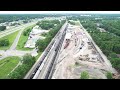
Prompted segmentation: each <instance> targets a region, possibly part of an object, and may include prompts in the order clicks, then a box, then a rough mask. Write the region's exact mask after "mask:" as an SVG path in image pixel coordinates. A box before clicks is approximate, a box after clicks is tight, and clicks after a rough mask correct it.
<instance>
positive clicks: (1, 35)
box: [0, 21, 37, 38]
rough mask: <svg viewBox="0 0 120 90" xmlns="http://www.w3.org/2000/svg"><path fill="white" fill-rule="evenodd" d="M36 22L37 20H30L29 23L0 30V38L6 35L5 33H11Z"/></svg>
mask: <svg viewBox="0 0 120 90" xmlns="http://www.w3.org/2000/svg"><path fill="white" fill-rule="evenodd" d="M35 23H37V21H34V22H31V23H27V24H23V25H21V26H18V27H14V28H12V29H8V30H5V31H2V32H0V38H2V37H4V36H6V35H9V34H11V33H14V32H16V31H19V30H22V29H25V28H26V27H28V26H31V25H33V24H35Z"/></svg>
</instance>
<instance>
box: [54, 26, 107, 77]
mask: <svg viewBox="0 0 120 90" xmlns="http://www.w3.org/2000/svg"><path fill="white" fill-rule="evenodd" d="M68 32H71V34H72V37H71V39H70V43H69V46H68V47H67V48H65V49H64V46H65V44H66V43H65V39H64V42H63V45H62V48H61V51H60V54H59V57H58V60H57V65H56V67H55V72H54V74H53V77H52V79H80V74H81V72H83V71H87V72H88V73H89V78H90V79H106V75H105V74H106V72H107V71H109V68H108V67H107V66H106V64H104V62H103V61H102V60H101V58H100V56H99V54H98V52H97V51H96V50H95V49H94V47H93V46H92V44H91V43H90V41H89V39H88V38H87V36H86V35H85V34H84V31H83V30H82V29H81V28H80V27H79V26H75V25H74V26H73V25H69V26H68V30H67V32H66V33H68ZM75 40H76V41H75ZM75 45H76V46H75ZM81 47H82V48H81ZM80 48H81V49H80ZM76 62H77V63H78V64H77V65H76Z"/></svg>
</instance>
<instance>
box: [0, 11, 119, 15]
mask: <svg viewBox="0 0 120 90" xmlns="http://www.w3.org/2000/svg"><path fill="white" fill-rule="evenodd" d="M74 13H75V14H76V13H77V14H120V11H0V14H74Z"/></svg>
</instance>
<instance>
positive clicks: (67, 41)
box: [64, 39, 70, 49]
mask: <svg viewBox="0 0 120 90" xmlns="http://www.w3.org/2000/svg"><path fill="white" fill-rule="evenodd" d="M69 43H70V39H66V43H65V46H64V49H65V48H67V47H68V45H69Z"/></svg>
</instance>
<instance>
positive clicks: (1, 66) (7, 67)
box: [0, 56, 20, 79]
mask: <svg viewBox="0 0 120 90" xmlns="http://www.w3.org/2000/svg"><path fill="white" fill-rule="evenodd" d="M19 61H20V58H19V57H16V56H13V57H7V58H5V59H3V60H0V79H5V78H6V77H7V75H8V74H9V73H10V72H11V71H12V70H13V69H14V68H15V67H16V66H17V64H18V63H19Z"/></svg>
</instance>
